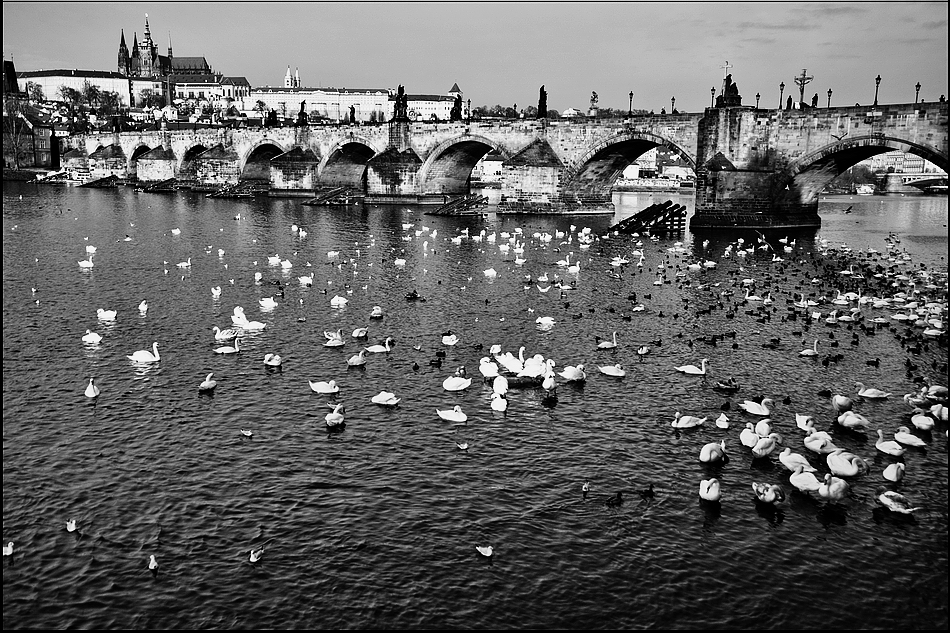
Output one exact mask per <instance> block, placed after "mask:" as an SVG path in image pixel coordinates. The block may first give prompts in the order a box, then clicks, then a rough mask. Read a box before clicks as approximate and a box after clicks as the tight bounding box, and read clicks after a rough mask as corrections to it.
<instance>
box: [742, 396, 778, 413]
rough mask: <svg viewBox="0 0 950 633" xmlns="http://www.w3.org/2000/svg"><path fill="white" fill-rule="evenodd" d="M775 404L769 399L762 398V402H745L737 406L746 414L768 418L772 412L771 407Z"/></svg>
mask: <svg viewBox="0 0 950 633" xmlns="http://www.w3.org/2000/svg"><path fill="white" fill-rule="evenodd" d="M774 404H775V403H774V402H773V401H772V399H771V398H763V400H762V402H755V401H754V400H746V401H744V402H742V403H740V404H739V408H740V409H742V410H743V411H745V412H746V413H751V414H752V415H761V416H768V415H770V414H771V412H772V408H771V407H772V405H774Z"/></svg>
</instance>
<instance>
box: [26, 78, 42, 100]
mask: <svg viewBox="0 0 950 633" xmlns="http://www.w3.org/2000/svg"><path fill="white" fill-rule="evenodd" d="M26 98H27V99H29V100H30V101H46V96H45V95H44V94H43V86H41V85H39V84H38V83H36V82H33V81H28V82H26Z"/></svg>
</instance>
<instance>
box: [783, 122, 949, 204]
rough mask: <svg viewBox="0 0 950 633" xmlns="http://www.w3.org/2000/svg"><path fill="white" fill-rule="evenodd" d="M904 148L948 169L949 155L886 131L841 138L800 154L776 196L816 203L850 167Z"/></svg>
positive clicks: (791, 200) (786, 169) (792, 163)
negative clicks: (830, 184)
mask: <svg viewBox="0 0 950 633" xmlns="http://www.w3.org/2000/svg"><path fill="white" fill-rule="evenodd" d="M893 151H900V152H904V153H906V154H914V155H916V156H920V157H921V158H923V159H924V160H927V161H930V162H931V163H933V164H935V165H937V166H938V167H939V168H940V169H943V170H944V171H946V170H947V167H948V165H947V156H945V155H942V154H941V153H940V152H939V151H937V150H935V149H934V148H932V147H928V146H926V145H922V144H920V143H916V142H914V141H910V140H907V139H901V138H897V137H894V136H887V135H884V134H869V135H866V136H858V137H854V138H850V139H848V140H844V139H842V140H839V141H836V142H834V143H831V144H829V145H826V146H824V147H822V148H819V149H818V150H816V151H814V152H812V153H810V154H806V155H804V156H802V157H800V158H799V159H798V160H795V161H792V162H791V163H789V164H788V165H787V167H786V168H785V170H783V171H782V172H781V173H780V174H777V177H776V179H775V185H776V198H777V199H778V200H780V201H784V202H798V203H804V204H810V203H815V202H816V201H817V200H818V196H819V194H820V193H821V191H822V190H823V189H824V188H825V187H826V186H827V185H828V184H829V183H830V182H831V181H833V180H834V179H835V178H837V177H838V176H840V175H841V174H843V173H844V172H845V171H847V170H848V169H849V168H851V167H853V166H854V165H857V164H858V163H860V162H861V161H863V160H867V159H868V158H871V157H872V156H877V155H878V154H884V153H887V152H893Z"/></svg>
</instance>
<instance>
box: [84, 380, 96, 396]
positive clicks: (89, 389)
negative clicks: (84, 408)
mask: <svg viewBox="0 0 950 633" xmlns="http://www.w3.org/2000/svg"><path fill="white" fill-rule="evenodd" d="M86 397H87V398H98V397H99V387H97V386H96V385H95V384H94V383H93V379H92V378H90V379H89V384H88V385H86Z"/></svg>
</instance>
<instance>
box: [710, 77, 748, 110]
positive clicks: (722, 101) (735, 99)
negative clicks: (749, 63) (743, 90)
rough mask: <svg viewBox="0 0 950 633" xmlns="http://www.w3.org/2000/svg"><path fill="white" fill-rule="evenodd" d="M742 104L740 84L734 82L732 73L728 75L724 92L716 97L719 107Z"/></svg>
mask: <svg viewBox="0 0 950 633" xmlns="http://www.w3.org/2000/svg"><path fill="white" fill-rule="evenodd" d="M741 105H742V95H740V94H739V85H738V84H734V83H732V73H730V74H728V75H726V82H725V84H724V86H723V89H722V94H721V95H719V96H718V97H716V107H717V108H729V107H732V106H741Z"/></svg>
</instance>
